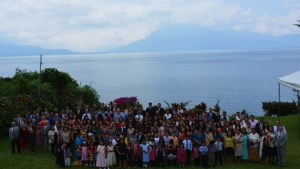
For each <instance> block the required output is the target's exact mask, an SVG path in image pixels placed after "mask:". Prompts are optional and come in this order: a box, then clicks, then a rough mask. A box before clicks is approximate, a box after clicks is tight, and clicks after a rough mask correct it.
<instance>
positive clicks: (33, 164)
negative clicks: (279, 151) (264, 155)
mask: <svg viewBox="0 0 300 169" xmlns="http://www.w3.org/2000/svg"><path fill="white" fill-rule="evenodd" d="M275 119H277V117H266V118H265V120H266V121H268V122H269V124H270V125H273V124H274V121H275ZM280 120H281V123H282V124H283V125H284V126H285V127H286V129H287V131H288V139H289V140H288V146H287V165H286V168H295V169H297V168H299V166H300V143H299V142H298V116H297V115H290V116H285V117H281V118H280ZM28 152H30V151H29V150H28ZM259 167H263V168H264V169H271V168H272V169H273V168H281V167H280V166H277V165H269V164H265V165H262V164H260V163H251V162H243V163H241V164H235V163H234V164H227V163H224V166H217V167H215V168H224V169H229V168H230V169H232V168H234V169H253V168H259ZM19 168H20V169H23V168H26V169H40V168H43V169H48V168H49V169H53V168H59V167H58V166H56V164H55V158H54V157H52V156H51V154H50V153H45V152H43V153H35V154H30V153H28V154H26V155H25V156H24V155H21V154H11V146H10V141H9V138H8V136H7V137H5V138H1V139H0V169H19ZM76 168H78V169H80V168H96V167H76ZM149 168H151V167H149ZM165 168H174V167H173V166H172V167H165ZM177 168H179V167H177ZM181 168H182V167H181ZM185 168H194V167H193V166H185Z"/></svg>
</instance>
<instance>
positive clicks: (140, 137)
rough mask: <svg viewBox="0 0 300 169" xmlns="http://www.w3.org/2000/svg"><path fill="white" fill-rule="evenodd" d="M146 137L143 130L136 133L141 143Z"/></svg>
mask: <svg viewBox="0 0 300 169" xmlns="http://www.w3.org/2000/svg"><path fill="white" fill-rule="evenodd" d="M145 138H146V137H145V136H144V134H143V132H142V131H141V130H140V131H139V133H138V134H137V135H136V139H137V140H138V141H139V143H140V144H142V143H143V141H144V139H145Z"/></svg>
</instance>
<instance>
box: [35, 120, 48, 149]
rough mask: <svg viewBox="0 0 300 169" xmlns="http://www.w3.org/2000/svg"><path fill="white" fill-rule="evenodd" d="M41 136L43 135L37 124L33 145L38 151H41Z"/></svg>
mask: <svg viewBox="0 0 300 169" xmlns="http://www.w3.org/2000/svg"><path fill="white" fill-rule="evenodd" d="M43 136H44V132H43V129H42V127H41V125H40V124H37V126H36V129H35V145H36V147H37V149H38V151H39V152H42V148H43ZM48 141H49V140H48Z"/></svg>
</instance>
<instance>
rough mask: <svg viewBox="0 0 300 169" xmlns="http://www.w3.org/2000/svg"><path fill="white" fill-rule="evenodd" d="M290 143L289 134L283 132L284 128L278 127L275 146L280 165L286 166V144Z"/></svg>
mask: <svg viewBox="0 0 300 169" xmlns="http://www.w3.org/2000/svg"><path fill="white" fill-rule="evenodd" d="M287 141H288V136H287V133H286V132H284V131H283V127H282V126H279V127H278V132H277V133H276V134H275V146H276V147H277V158H278V165H280V166H285V154H286V143H287Z"/></svg>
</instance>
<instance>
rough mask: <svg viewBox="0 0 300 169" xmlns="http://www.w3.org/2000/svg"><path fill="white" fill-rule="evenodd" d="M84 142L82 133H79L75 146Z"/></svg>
mask: <svg viewBox="0 0 300 169" xmlns="http://www.w3.org/2000/svg"><path fill="white" fill-rule="evenodd" d="M83 142H84V139H83V137H82V136H81V134H80V133H77V137H76V139H75V148H77V147H78V145H81V144H83Z"/></svg>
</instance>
